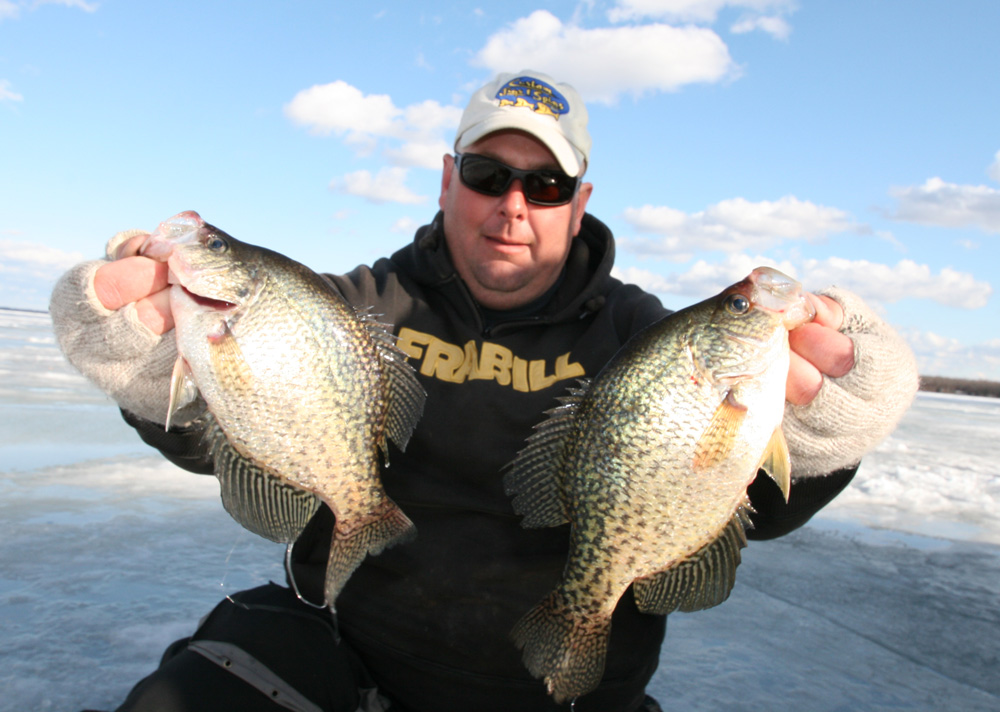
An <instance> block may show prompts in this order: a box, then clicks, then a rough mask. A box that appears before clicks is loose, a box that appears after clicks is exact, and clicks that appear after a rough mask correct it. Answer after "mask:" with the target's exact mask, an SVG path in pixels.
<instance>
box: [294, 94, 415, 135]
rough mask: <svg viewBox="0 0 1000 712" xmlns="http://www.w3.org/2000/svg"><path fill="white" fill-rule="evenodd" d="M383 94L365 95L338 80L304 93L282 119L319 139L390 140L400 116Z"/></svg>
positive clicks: (395, 130) (388, 98)
mask: <svg viewBox="0 0 1000 712" xmlns="http://www.w3.org/2000/svg"><path fill="white" fill-rule="evenodd" d="M402 113H403V112H402V110H401V109H398V108H396V106H395V105H394V104H393V103H392V99H391V98H390V97H389V96H387V95H385V94H371V95H367V96H366V95H365V94H363V93H362V92H361V90H360V89H357V88H355V87H353V86H351V85H350V84H348V83H347V82H344V81H340V80H337V81H335V82H331V83H330V84H322V85H320V84H317V85H315V86H312V87H309V88H308V89H303V90H302V91H300V92H299V93H298V94H296V95H295V97H294V98H293V99H292V101H291V102H290V103H289V104H287V105H286V106H285V116H287V117H288V118H290V119H291V120H292V121H293V122H295V123H297V124H299V125H302V126H306V127H307V128H308V129H309V131H310V132H311V133H314V134H319V135H328V134H330V133H336V134H354V133H358V134H371V135H375V136H393V135H395V134H396V133H397V132H398V128H397V126H398V124H397V123H396V121H395V120H396V119H397V118H398V117H399V116H401V115H402Z"/></svg>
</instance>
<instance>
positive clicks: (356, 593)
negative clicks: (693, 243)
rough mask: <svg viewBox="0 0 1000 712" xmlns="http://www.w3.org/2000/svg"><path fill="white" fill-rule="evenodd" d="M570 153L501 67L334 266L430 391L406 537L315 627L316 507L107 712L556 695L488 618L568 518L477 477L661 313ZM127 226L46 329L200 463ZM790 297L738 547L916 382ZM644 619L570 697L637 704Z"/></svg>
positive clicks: (545, 577)
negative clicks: (434, 208) (776, 445)
mask: <svg viewBox="0 0 1000 712" xmlns="http://www.w3.org/2000/svg"><path fill="white" fill-rule="evenodd" d="M590 145H591V142H590V137H589V134H588V133H587V114H586V109H585V108H584V105H583V102H582V101H581V99H580V97H579V96H578V95H577V93H576V92H575V91H574V90H573V89H572V87H569V86H568V85H565V84H560V83H557V82H556V81H555V80H553V79H552V78H550V77H548V76H546V75H544V74H540V73H537V72H527V71H526V72H522V73H521V74H518V75H501V76H499V77H497V78H496V79H495V80H494V81H493V82H491V83H489V84H488V85H486V86H485V87H483V88H482V89H481V90H480V91H479V92H477V93H476V94H475V95H474V96H473V97H472V99H471V101H470V103H469V105H468V107H467V108H466V111H465V113H464V114H463V117H462V121H461V124H460V126H459V130H458V134H457V137H456V140H455V151H456V152H455V155H454V156H451V155H449V156H445V157H444V170H443V173H442V180H441V195H440V199H439V205H440V208H441V212H440V213H439V214H438V215H437V216H436V217H435V219H434V221H433V222H432V223H431V224H430V225H428V226H425V227H423V228H421V229H420V230H419V231H418V232H417V235H416V238H415V240H414V241H413V243H412V244H410V245H409V246H407V247H405V248H403V249H401V250H400V251H398V252H397V253H395V254H394V255H393V256H392V257H391V258H389V259H382V260H379V261H378V262H376V263H375V264H374V265H372V266H371V267H358V268H357V269H355V270H354V271H353V272H351V273H349V274H346V275H342V276H336V277H332V280H333V281H334V283H335V284H336V286H337V288H338V289H339V290H340V291H341V293H342V294H343V295H344V296H345V298H346V299H347V300H348V301H349V302H351V303H352V304H355V305H357V306H359V307H369V306H373V307H374V309H375V311H376V312H378V313H381V314H384V315H385V319H386V320H387V321H392V322H393V323H394V324H395V328H396V331H397V334H398V338H399V345H400V347H401V348H402V349H403V350H404V351H405V352H406V353H407V355H408V356H409V357H410V359H411V363H413V365H414V366H415V368H416V369H417V371H418V373H419V377H420V379H421V383H422V385H423V386H424V388H425V390H426V391H427V406H426V409H425V412H424V416H423V418H422V420H421V421H420V423H419V424H418V426H417V428H416V431H415V432H414V435H413V437H412V439H411V441H410V444H409V446H408V448H407V450H406V452H405V453H402V452H399V451H398V450H393V451H392V452H391V453H390V457H389V461H390V462H391V467H386V468H384V469H383V473H382V477H383V481H384V484H385V488H386V490H387V492H388V493H389V495H390V496H391V497H392V498H393V499H394V500H395V501H396V502H397V503H398V504H399V505H400V506H401V507H402V508H403V510H404V511H405V512H406V513H407V515H408V516H409V517H410V518H411V519H412V520H413V521H414V522H415V524H416V526H417V532H418V534H417V538H416V540H415V541H414V542H412V543H408V544H405V545H400V546H397V547H394V548H392V549H389V550H387V551H385V552H384V553H382V554H380V555H379V556H376V557H369V558H368V559H367V560H366V562H365V563H364V564H362V565H361V567H360V568H359V569H358V570H357V571H356V572H355V573H354V575H353V576H352V577H351V579H350V580H349V581H348V583H347V585H346V586H345V588H344V589H343V591H342V592H341V594H340V596H339V598H338V599H337V602H336V605H337V614H336V616H335V617H334V616H331V615H330V613H329V612H328V611H324V610H320V609H318V608H317V607H316V606H315V604H316V603H317V602H321V601H322V590H323V572H324V567H325V564H326V560H327V553H326V547H327V546H328V542H329V539H330V532H331V527H332V520H333V515H332V514H331V512H330V511H329V510H328V509H326V508H322V509H321V510H320V511H319V512H318V513H317V515H316V516H315V517H314V518H313V520H312V521H311V522H310V524H309V526H308V527H307V528H306V530H305V531H304V532H303V534H302V536H301V537H300V538H299V539H298V541H297V542H296V544H295V547H294V550H293V553H292V556H291V562H290V566H289V582H290V583H291V584H292V585H293V586H294V587H295V588H294V592H293V591H292V590H290V589H286V588H283V587H279V586H275V585H270V586H264V587H261V588H258V589H254V590H252V591H248V592H244V593H242V594H238V595H237V596H234V597H233V599H234V600H227V601H224V602H222V603H221V604H219V606H218V607H217V608H216V609H215V611H213V612H212V614H211V615H210V616H209V617H208V618H207V619H206V620H205V621H204V622H203V623H202V625H201V626H200V627H199V629H198V631H197V632H196V633H195V634H194V636H193V637H192V638H191V639H186V640H183V641H178V643H176V644H175V645H174V646H171V648H170V649H169V650H168V651H167V653H166V654H165V655H164V659H163V662H162V664H161V666H160V668H159V669H158V670H157V671H156V672H154V673H153V674H152V675H151V676H150V677H149V678H147V679H146V680H144V681H142V682H140V683H139V684H138V685H137V686H136V688H135V689H134V690H133V692H132V694H131V695H130V696H129V699H128V700H127V701H126V703H125V704H124V705H123V707H122V708H121V709H122V710H153V709H156V710H227V709H232V710H258V709H259V710H276V709H301V710H337V711H338V712H339V711H340V710H346V711H351V712H352V711H353V710H356V709H361V710H380V709H384V708H386V707H385V705H387V704H388V705H389V707H388V709H391V710H401V711H406V710H410V711H413V712H422V711H424V710H473V709H474V710H477V711H480V712H482V711H490V710H498V711H499V710H505V711H507V710H518V711H519V712H523V711H533V710H553V709H557V708H558V707H557V705H555V703H554V702H552V700H551V699H550V698H549V696H548V695H547V694H546V692H545V689H544V685H543V684H542V683H541V682H540V681H538V680H534V679H532V678H531V676H530V675H529V674H528V673H527V671H526V670H525V669H524V667H523V665H521V662H520V659H519V653H518V651H517V650H516V648H515V647H514V645H513V644H512V643H511V641H510V640H509V638H508V633H509V631H510V629H511V627H512V626H513V625H514V623H515V622H516V621H517V620H518V619H519V618H520V617H521V615H523V614H524V613H525V612H526V611H527V610H528V609H530V608H531V607H532V606H533V605H534V604H535V603H536V602H537V601H538V600H539V599H540V598H541V597H542V596H543V595H544V594H545V593H547V592H548V591H549V590H551V588H552V587H553V586H554V584H555V582H556V581H557V579H558V576H559V574H560V572H561V570H562V566H563V563H564V561H565V556H566V552H567V535H568V532H567V527H565V526H564V527H556V528H551V529H524V528H522V527H521V526H520V524H519V519H518V517H517V516H515V514H514V512H513V510H512V508H511V505H510V502H509V498H508V497H507V496H506V495H505V494H504V492H503V488H502V484H501V479H502V476H501V472H500V471H501V468H502V467H503V466H504V465H505V464H507V463H508V462H509V461H510V460H511V459H512V458H513V457H514V455H515V454H516V453H517V451H518V450H519V449H521V448H522V447H523V445H524V442H525V438H526V437H527V436H528V435H529V434H530V433H531V431H532V427H533V426H534V425H536V424H537V423H538V422H539V421H540V420H541V419H542V417H543V415H542V414H543V412H544V411H545V410H547V409H549V408H551V407H552V406H553V405H555V404H556V400H555V399H556V397H558V396H560V395H562V394H563V393H564V392H565V390H566V388H567V387H568V386H570V385H572V384H573V383H574V381H575V379H577V378H580V377H582V376H593V375H595V374H596V373H597V372H598V371H599V370H600V368H601V367H602V366H603V365H604V364H605V363H606V362H607V361H608V360H609V359H610V358H611V356H612V355H613V354H614V353H615V352H616V351H617V350H618V349H619V348H620V347H621V345H622V344H623V343H625V342H626V341H627V340H628V339H629V337H631V336H632V335H633V334H635V333H636V332H638V331H639V330H641V329H642V328H643V327H645V326H647V325H648V324H650V323H652V322H653V321H655V320H657V319H659V318H661V317H662V316H664V315H665V314H666V313H667V312H666V310H664V309H663V307H662V306H661V305H660V303H659V301H658V300H657V299H656V298H655V297H653V296H651V295H649V294H646V293H644V292H642V291H641V290H640V289H639V288H637V287H635V286H631V285H623V284H622V283H621V282H619V281H618V280H615V279H613V278H612V277H611V276H610V271H611V267H612V264H613V260H614V241H613V238H612V236H611V234H610V232H609V231H608V229H607V228H606V227H605V226H604V225H603V224H602V223H600V222H599V221H598V220H596V219H595V218H593V217H591V216H589V215H587V214H586V212H585V211H586V206H587V201H588V199H589V198H590V195H591V192H592V190H593V186H592V185H591V184H590V183H585V182H583V181H582V176H583V173H584V171H585V169H586V165H587V161H588V157H589V153H590ZM141 240H142V235H141V234H139V233H137V232H135V231H133V232H130V233H120V234H119V235H118V236H116V237H115V238H113V239H112V241H111V242H110V243H109V245H108V257H109V258H110V259H109V261H99V262H91V263H85V264H83V265H80V266H78V267H77V268H75V269H74V270H72V271H71V272H70V273H68V274H67V275H66V276H65V277H64V278H63V280H62V281H61V282H60V284H59V285H58V286H57V288H56V290H55V292H54V294H53V299H52V305H51V310H52V315H53V320H54V323H55V327H56V333H57V335H58V338H59V341H60V344H61V346H62V348H63V349H64V351H65V352H66V353H67V355H68V356H69V357H70V360H71V361H72V362H73V363H74V364H75V365H76V366H77V367H78V368H80V370H81V371H83V373H84V374H86V375H87V376H88V377H90V378H91V379H92V380H94V381H95V382H96V383H97V384H98V385H99V386H101V387H102V388H103V389H104V390H105V391H106V392H108V393H109V394H111V395H112V396H113V397H114V398H115V399H116V400H117V402H118V403H119V404H120V405H121V406H122V409H123V414H124V416H125V418H126V420H127V421H128V422H129V423H131V424H132V425H133V426H135V427H136V429H137V430H138V431H139V433H140V435H141V436H142V437H143V438H144V439H145V440H146V441H147V442H149V443H150V444H152V445H154V446H155V447H157V448H159V449H160V450H161V451H162V452H163V453H164V455H165V456H166V457H168V458H169V459H171V460H172V461H173V462H175V463H177V464H179V465H181V466H182V467H185V468H187V469H189V470H192V471H195V472H204V473H208V472H211V470H212V463H211V462H210V460H209V459H208V456H207V454H206V453H205V450H204V447H203V446H202V445H201V442H200V432H199V429H198V420H197V415H198V412H197V409H193V410H191V411H189V412H187V413H185V414H181V418H180V421H181V422H184V421H187V422H188V424H189V425H188V427H186V428H181V429H180V430H178V431H174V430H172V431H171V432H169V433H166V432H164V429H163V426H162V424H163V422H164V420H165V416H166V409H167V381H168V379H169V373H170V368H171V366H172V363H173V360H174V358H175V356H176V351H175V347H174V345H173V339H172V334H171V333H170V329H171V328H172V326H173V321H172V317H171V314H170V310H169V305H168V302H167V298H166V293H165V291H164V290H165V288H166V287H167V275H166V268H165V265H163V264H161V263H156V262H153V261H151V260H148V259H146V258H144V257H139V256H136V252H137V249H138V245H139V244H140V243H141ZM810 299H811V300H812V301H813V303H814V304H815V306H816V308H817V317H816V320H815V321H814V322H813V323H811V324H808V325H806V326H803V327H800V328H799V329H797V330H796V331H795V332H793V334H792V336H791V344H792V348H793V350H794V352H795V354H794V356H793V363H792V368H791V369H790V373H789V377H788V390H787V398H788V400H789V404H788V406H787V407H786V424H785V432H786V436H787V438H788V441H789V447H790V451H791V458H792V468H793V469H792V476H793V485H792V491H791V497H790V499H789V501H788V502H787V503H785V502H784V500H783V498H782V497H781V495H780V494H779V492H778V490H777V488H776V487H775V486H774V485H773V484H772V483H770V482H769V481H766V478H760V479H759V480H758V481H757V482H755V483H754V484H753V485H752V486H751V490H750V493H751V500H752V503H753V505H754V507H755V509H756V512H757V513H756V514H755V515H754V523H755V529H753V530H751V531H750V532H749V535H750V536H751V537H757V538H767V537H773V536H778V535H781V534H784V533H786V532H788V531H790V530H792V529H794V528H795V527H797V526H799V525H801V524H802V523H804V522H805V521H806V520H808V518H809V517H810V516H812V514H813V513H815V512H816V511H817V510H818V509H819V508H821V507H822V506H823V505H824V504H826V503H827V502H829V501H830V500H831V499H832V498H833V497H834V496H835V495H836V494H837V493H838V492H840V490H841V489H842V488H843V487H845V486H846V485H847V483H848V482H849V481H850V479H851V477H852V476H853V474H854V471H855V469H856V465H857V463H858V461H859V460H860V458H861V456H862V455H863V454H864V453H865V452H867V451H868V450H870V449H871V448H872V447H873V446H874V445H875V444H876V443H877V442H878V441H879V440H880V439H881V438H882V437H884V436H885V435H886V434H887V433H888V432H889V431H890V430H891V429H892V428H893V427H894V426H895V424H896V422H897V421H898V419H899V417H900V416H901V415H902V413H903V411H904V410H905V409H906V407H907V406H908V405H909V403H910V401H911V399H912V397H913V394H914V392H915V390H916V370H915V366H914V362H913V359H912V356H910V354H909V351H908V349H907V348H906V347H905V345H904V344H903V343H902V342H901V341H900V339H899V338H898V337H897V336H896V335H895V333H894V332H893V331H892V330H891V329H890V328H889V327H887V326H886V325H885V324H883V323H882V322H881V320H879V319H878V318H877V317H875V316H874V315H873V314H872V313H871V312H870V311H869V310H868V309H867V308H866V307H865V305H864V304H863V303H862V302H861V301H860V300H858V299H857V298H856V297H854V296H853V295H851V294H848V293H846V292H843V291H839V290H830V291H828V292H827V295H826V296H821V297H816V296H810ZM296 594H298V597H297V595H296ZM664 633H665V620H664V618H663V617H662V616H651V615H645V614H642V613H640V612H639V611H638V610H637V609H636V607H635V604H634V601H633V599H632V596H631V594H626V595H625V596H624V597H623V598H622V600H621V602H620V603H619V605H618V609H617V610H616V612H615V616H614V619H613V626H612V635H611V641H610V646H609V651H608V657H607V666H606V670H605V675H604V679H603V681H602V683H601V685H600V686H599V687H598V688H597V689H596V690H594V691H593V692H591V693H588V694H587V695H585V696H583V697H581V698H580V699H579V700H577V701H576V709H577V710H580V711H581V712H584V711H586V710H622V711H623V712H625V711H627V712H633V711H636V710H644V709H646V710H655V709H657V706H656V703H655V702H654V701H652V700H651V699H649V698H647V697H646V696H645V686H646V683H647V682H648V681H649V679H650V677H651V676H652V674H653V672H654V671H655V669H656V665H657V662H658V658H659V648H660V644H661V642H662V641H663V636H664Z"/></svg>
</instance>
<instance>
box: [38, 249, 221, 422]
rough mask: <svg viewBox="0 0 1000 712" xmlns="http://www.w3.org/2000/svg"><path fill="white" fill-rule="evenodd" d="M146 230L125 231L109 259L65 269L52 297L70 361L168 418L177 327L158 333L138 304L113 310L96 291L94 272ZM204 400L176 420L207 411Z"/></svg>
mask: <svg viewBox="0 0 1000 712" xmlns="http://www.w3.org/2000/svg"><path fill="white" fill-rule="evenodd" d="M143 232H145V231H143V230H127V231H125V232H120V233H118V234H117V235H115V236H114V237H112V238H111V240H110V241H109V242H108V245H107V247H106V255H107V257H106V260H94V261H91V262H83V263H81V264H78V265H76V266H75V267H73V268H72V269H71V270H70V271H69V272H67V273H66V274H64V275H63V276H62V277H61V278H60V280H59V281H58V282H57V283H56V286H55V288H54V289H53V291H52V297H51V299H50V300H49V312H50V314H51V316H52V324H53V328H54V331H55V335H56V340H57V341H58V343H59V347H60V348H61V349H62V351H63V353H64V354H65V355H66V358H67V359H69V362H70V363H71V364H73V366H74V367H75V368H76V369H77V370H78V371H80V373H82V374H83V375H84V376H86V377H87V378H88V379H89V380H91V381H92V382H93V383H94V384H95V385H96V386H97V387H98V388H100V389H101V390H102V391H104V392H105V393H107V394H108V395H109V396H111V397H112V398H113V399H114V400H115V401H116V402H117V403H118V405H120V406H121V407H122V408H124V409H125V410H127V411H130V412H132V413H135V414H136V415H138V416H139V417H141V418H145V419H146V420H151V421H153V422H156V423H165V422H166V417H167V407H168V404H169V401H170V376H171V373H172V372H173V366H174V362H175V361H176V360H177V345H176V342H175V340H174V332H173V331H168V332H167V333H166V334H163V335H162V336H158V335H156V334H154V333H153V332H152V331H150V330H149V328H148V327H146V326H145V325H144V324H143V323H142V322H141V321H139V318H138V315H137V313H136V309H135V305H134V304H127V305H126V306H124V307H122V308H121V309H118V310H117V311H111V310H109V309H106V308H105V307H104V305H102V304H101V302H100V300H99V299H98V297H97V294H96V293H95V291H94V275H95V274H96V273H97V270H98V269H99V268H100V267H101V266H102V265H104V264H106V261H107V260H112V259H114V258H115V256H116V253H117V251H118V247H119V246H120V245H121V244H122V243H124V242H125V241H127V240H128V239H130V238H132V237H135V236H136V235H139V234H142V233H143ZM203 408H204V403H203V402H202V401H201V399H198V401H196V402H195V403H192V404H191V405H189V406H187V407H186V408H184V409H183V410H182V411H181V412H180V413H178V414H177V416H175V417H174V418H173V419H172V421H171V422H172V423H177V424H178V425H182V424H184V423H186V422H189V421H191V420H193V419H194V418H195V417H197V415H198V414H199V413H200V412H201V411H202V410H203Z"/></svg>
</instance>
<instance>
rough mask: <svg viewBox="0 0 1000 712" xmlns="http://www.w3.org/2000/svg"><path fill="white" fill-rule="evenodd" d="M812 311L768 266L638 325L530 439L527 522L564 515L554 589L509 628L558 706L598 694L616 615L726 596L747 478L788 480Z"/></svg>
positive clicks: (523, 482)
mask: <svg viewBox="0 0 1000 712" xmlns="http://www.w3.org/2000/svg"><path fill="white" fill-rule="evenodd" d="M813 316H814V312H813V310H812V308H811V306H810V305H809V303H808V301H806V299H805V297H804V296H803V294H802V292H801V289H800V286H799V284H798V282H795V281H794V280H792V279H790V278H789V277H787V276H785V275H783V274H781V273H780V272H778V271H776V270H774V269H770V268H767V267H761V268H758V269H756V270H754V271H753V273H751V274H750V275H749V276H748V277H747V278H746V279H744V280H743V281H742V282H740V283H738V284H736V285H733V286H732V287H729V288H728V289H726V290H724V291H723V292H722V293H721V294H719V295H717V296H715V297H712V298H711V299H708V300H706V301H704V302H701V303H699V304H696V305H694V306H691V307H689V308H687V309H684V310H682V311H679V312H675V313H674V314H671V315H670V316H668V317H666V318H664V319H662V320H661V321H659V322H657V323H655V324H653V325H652V326H650V327H649V328H647V329H646V330H644V331H643V332H641V333H639V334H637V335H636V336H635V337H634V338H633V339H631V340H630V341H629V342H628V343H627V344H625V345H624V346H623V347H622V349H621V350H620V351H619V352H618V353H617V354H616V355H615V357H614V358H613V359H612V360H611V361H610V362H609V363H608V364H607V365H606V366H605V367H604V368H603V369H602V371H601V372H600V373H599V374H598V375H597V376H596V377H595V378H594V380H593V381H592V382H588V381H582V382H581V383H582V387H581V388H578V389H573V390H571V392H570V395H569V396H567V397H564V398H561V399H560V401H561V402H562V405H561V406H559V407H556V408H555V409H553V410H551V411H549V417H548V419H547V420H545V421H544V422H543V423H541V424H540V425H539V426H538V427H537V428H536V432H535V433H533V434H532V436H531V437H530V438H529V439H528V444H527V446H526V447H525V448H524V450H522V451H521V452H520V453H519V454H518V456H517V457H516V458H515V459H514V461H513V462H512V463H511V464H510V467H509V470H508V472H507V473H506V475H505V478H504V484H505V489H506V491H507V493H508V494H510V495H515V497H514V499H513V506H514V509H515V511H516V512H517V513H518V514H520V515H522V516H523V520H522V524H523V526H526V527H545V526H556V525H559V524H562V523H565V522H567V521H568V522H570V525H571V529H570V531H571V534H570V550H569V554H568V558H567V561H566V566H565V569H564V571H563V575H562V579H561V581H560V583H559V585H558V586H557V587H556V589H555V590H554V591H553V592H552V593H551V594H549V595H548V596H547V597H546V598H545V599H543V600H542V601H541V602H540V603H539V604H538V605H537V606H536V607H535V608H534V609H532V610H531V611H530V612H529V613H527V614H526V615H525V616H524V617H523V618H522V619H521V620H520V621H519V622H518V623H517V625H516V626H515V627H514V630H513V631H512V633H511V635H512V637H513V639H514V642H515V643H516V644H517V645H518V646H519V647H521V648H522V649H523V660H524V663H525V665H526V667H527V668H528V670H529V671H530V672H531V673H532V674H533V675H534V676H536V677H540V678H543V679H544V681H545V684H546V685H547V687H548V691H549V692H550V693H551V694H552V695H553V697H554V698H555V700H556V701H557V702H561V701H563V700H566V699H573V698H576V697H578V696H580V695H583V694H585V693H586V692H588V691H590V690H592V689H593V688H594V687H595V686H596V685H597V684H598V682H599V681H600V679H601V676H602V674H603V670H604V659H605V654H606V650H607V644H608V636H609V635H610V631H611V614H612V613H613V611H614V610H615V607H616V605H617V603H618V600H619V598H620V597H621V596H622V594H624V593H625V591H626V589H628V587H629V586H630V585H631V586H632V590H633V594H634V596H635V600H636V603H637V604H638V607H639V610H641V611H643V612H645V613H655V614H667V613H670V612H671V611H674V610H677V609H680V610H683V611H693V610H700V609H703V608H709V607H711V606H715V605H717V604H719V603H721V602H722V601H724V600H725V599H726V598H727V597H728V596H729V592H730V590H731V589H732V586H733V583H734V576H735V570H736V567H737V565H738V564H739V561H740V549H741V548H742V547H743V546H745V545H746V536H745V533H744V526H746V525H748V520H747V515H746V511H747V508H748V507H749V502H748V500H747V495H746V490H747V486H748V485H749V484H750V483H751V482H752V481H753V479H754V478H755V476H756V475H757V472H758V469H759V468H764V469H765V470H766V471H767V472H768V474H770V475H771V477H772V478H774V479H775V481H776V482H778V483H779V485H780V487H781V489H782V491H783V493H784V494H785V497H786V498H787V496H788V489H789V463H788V450H787V446H786V445H785V441H784V437H783V435H782V433H781V428H780V425H781V419H782V413H783V409H784V401H785V380H786V378H787V374H788V366H789V348H788V330H789V329H790V328H794V327H795V326H797V325H799V324H801V323H803V322H805V321H808V320H810V319H812V317H813Z"/></svg>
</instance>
